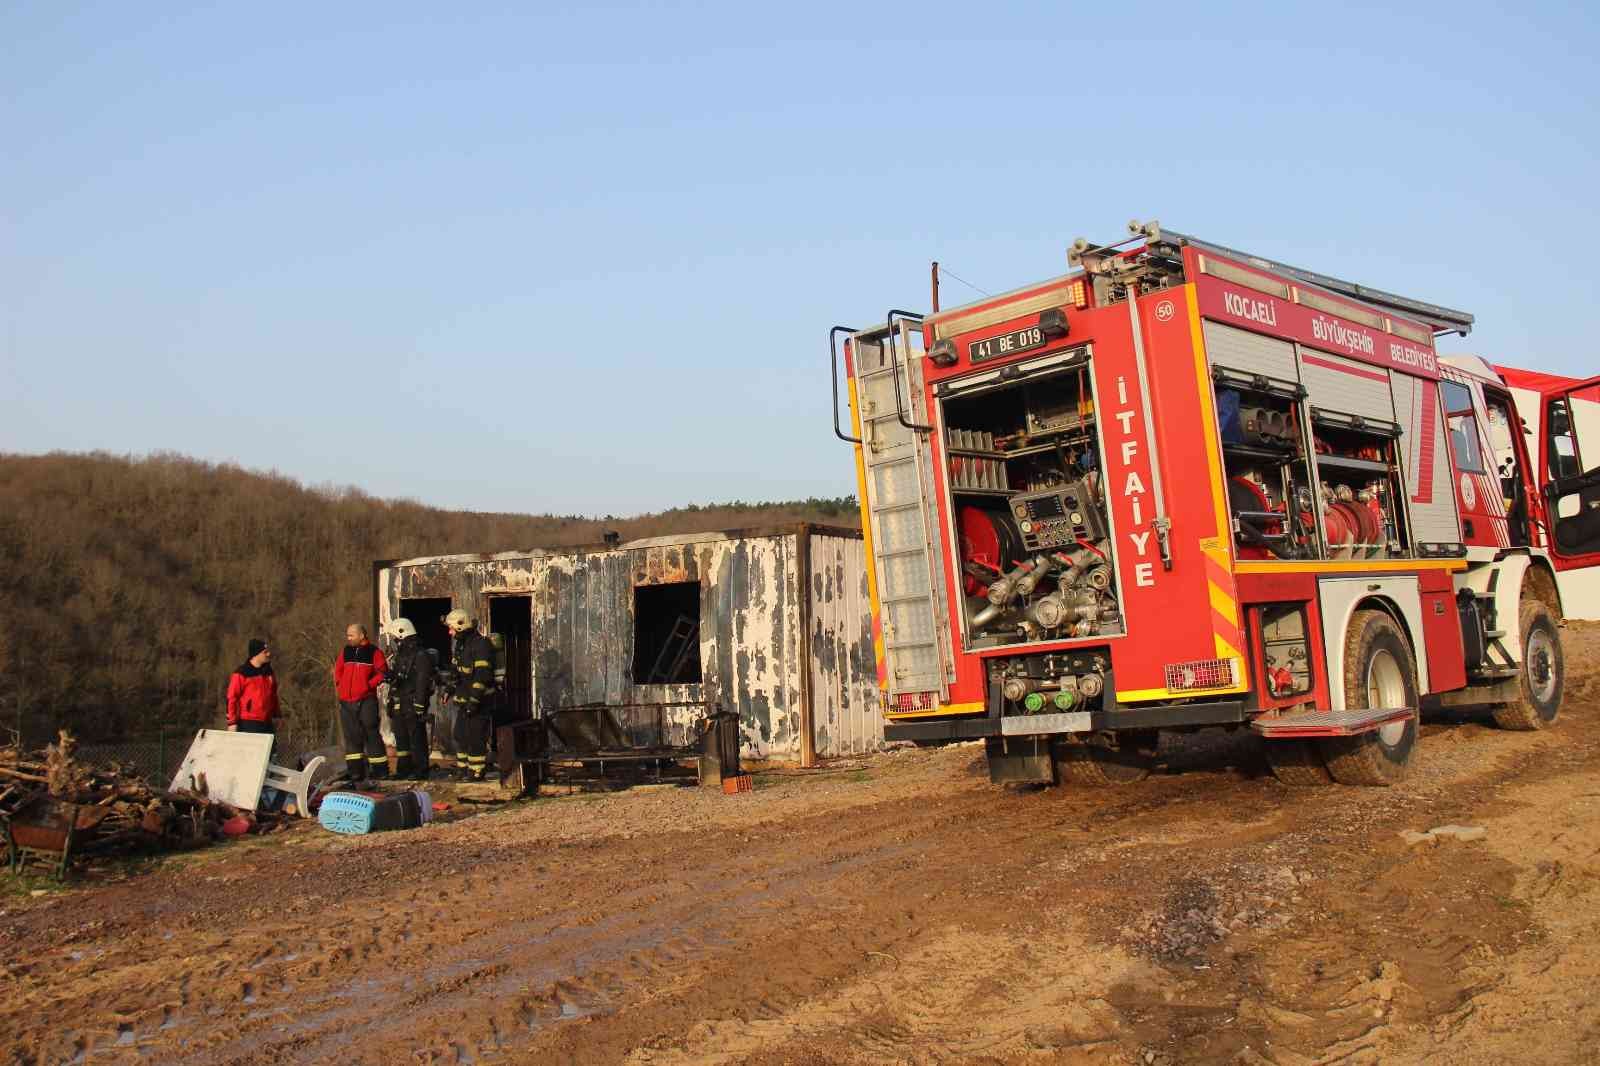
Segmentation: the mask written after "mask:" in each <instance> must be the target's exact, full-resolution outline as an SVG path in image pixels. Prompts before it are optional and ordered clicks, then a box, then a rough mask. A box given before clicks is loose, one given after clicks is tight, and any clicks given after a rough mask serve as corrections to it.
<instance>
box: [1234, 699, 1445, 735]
mask: <svg viewBox="0 0 1600 1066" xmlns="http://www.w3.org/2000/svg"><path fill="white" fill-rule="evenodd" d="M1416 714H1417V711H1416V708H1414V707H1351V708H1349V709H1347V710H1342V711H1319V710H1308V711H1307V710H1302V711H1291V712H1287V713H1283V714H1280V713H1278V712H1276V711H1273V712H1269V713H1267V714H1264V715H1262V716H1261V717H1259V718H1257V719H1256V720H1255V721H1253V722H1251V723H1250V728H1251V729H1252V730H1254V731H1255V732H1257V733H1260V734H1261V735H1262V736H1264V737H1266V738H1267V739H1268V740H1278V739H1294V738H1297V737H1353V736H1356V735H1357V734H1360V733H1370V732H1372V731H1373V730H1374V729H1377V728H1379V727H1380V726H1386V725H1389V724H1390V723H1392V722H1404V721H1405V720H1406V719H1408V718H1414V717H1416Z"/></svg>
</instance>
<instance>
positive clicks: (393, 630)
mask: <svg viewBox="0 0 1600 1066" xmlns="http://www.w3.org/2000/svg"><path fill="white" fill-rule="evenodd" d="M389 635H390V636H391V637H393V638H394V639H395V640H405V639H406V638H407V637H414V636H416V635H417V627H416V626H414V625H412V624H411V619H409V618H396V619H395V620H394V622H393V623H392V624H391V625H390V626H389Z"/></svg>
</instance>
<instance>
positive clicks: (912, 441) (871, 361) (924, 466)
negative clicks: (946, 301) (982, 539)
mask: <svg viewBox="0 0 1600 1066" xmlns="http://www.w3.org/2000/svg"><path fill="white" fill-rule="evenodd" d="M896 314H899V312H891V313H890V316H889V317H890V322H889V324H888V325H887V326H885V327H881V328H877V329H873V330H864V331H862V332H859V333H856V334H854V335H853V336H852V337H851V350H852V351H853V352H854V357H855V376H856V383H857V390H856V394H857V403H858V405H859V408H860V418H861V454H862V457H863V462H864V464H865V466H866V481H867V499H866V504H867V513H868V516H869V519H870V521H871V524H872V526H871V531H872V553H873V563H874V569H875V572H876V575H877V585H878V610H879V611H880V613H881V621H882V626H883V645H884V656H885V665H886V668H887V680H888V695H889V696H890V697H895V696H899V695H901V694H924V693H936V694H937V698H938V699H939V700H940V701H941V702H942V701H943V700H945V699H946V698H947V697H948V695H949V676H950V673H951V671H953V669H954V663H953V662H952V661H951V660H950V655H949V647H948V645H949V641H948V639H947V637H946V633H945V619H946V618H947V617H948V616H947V614H946V605H945V603H944V600H945V592H944V584H943V582H942V581H939V580H938V579H937V574H938V570H937V567H938V565H939V559H940V554H939V552H940V544H941V543H942V541H943V537H942V536H941V535H940V527H939V521H938V516H937V514H936V513H935V511H934V506H933V505H934V497H933V493H932V491H931V486H932V485H933V470H932V468H931V466H930V457H929V450H928V449H927V448H924V447H923V446H922V435H923V434H924V433H925V432H929V431H930V430H931V425H930V423H929V420H928V418H927V412H926V404H924V402H923V399H922V395H923V389H922V360H921V359H920V358H913V352H914V351H915V349H914V348H913V344H914V343H915V342H920V340H921V331H920V329H913V327H912V323H911V322H910V321H907V320H905V319H902V320H901V321H900V322H898V323H896V322H894V317H895V315H896ZM894 706H895V703H894V701H893V700H891V706H890V709H894ZM905 709H908V710H909V709H929V710H931V709H932V708H931V707H918V708H913V707H906V708H905Z"/></svg>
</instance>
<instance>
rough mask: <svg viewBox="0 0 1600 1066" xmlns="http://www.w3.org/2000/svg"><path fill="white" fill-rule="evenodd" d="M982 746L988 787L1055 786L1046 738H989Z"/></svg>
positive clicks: (1053, 767) (1054, 773) (1054, 774)
mask: <svg viewBox="0 0 1600 1066" xmlns="http://www.w3.org/2000/svg"><path fill="white" fill-rule="evenodd" d="M983 744H984V755H985V756H986V757H987V758H988V762H989V783H990V784H993V785H1003V784H1008V783H1009V784H1040V785H1053V784H1055V781H1056V771H1055V764H1054V763H1053V762H1052V761H1051V760H1050V738H1049V737H988V738H987V739H985V740H984V742H983Z"/></svg>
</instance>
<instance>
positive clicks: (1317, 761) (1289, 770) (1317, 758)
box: [1261, 740, 1333, 788]
mask: <svg viewBox="0 0 1600 1066" xmlns="http://www.w3.org/2000/svg"><path fill="white" fill-rule="evenodd" d="M1261 744H1262V747H1263V748H1264V749H1265V750H1266V756H1267V765H1268V766H1270V767H1272V776H1273V777H1276V778H1277V779H1278V782H1279V784H1284V785H1288V786H1289V787H1290V788H1315V787H1317V786H1319V785H1331V784H1332V783H1333V775H1332V774H1331V773H1329V772H1328V764H1327V763H1325V762H1323V761H1322V753H1321V752H1319V751H1318V750H1317V746H1316V745H1315V744H1313V743H1311V742H1310V741H1309V740H1263V741H1262V742H1261Z"/></svg>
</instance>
